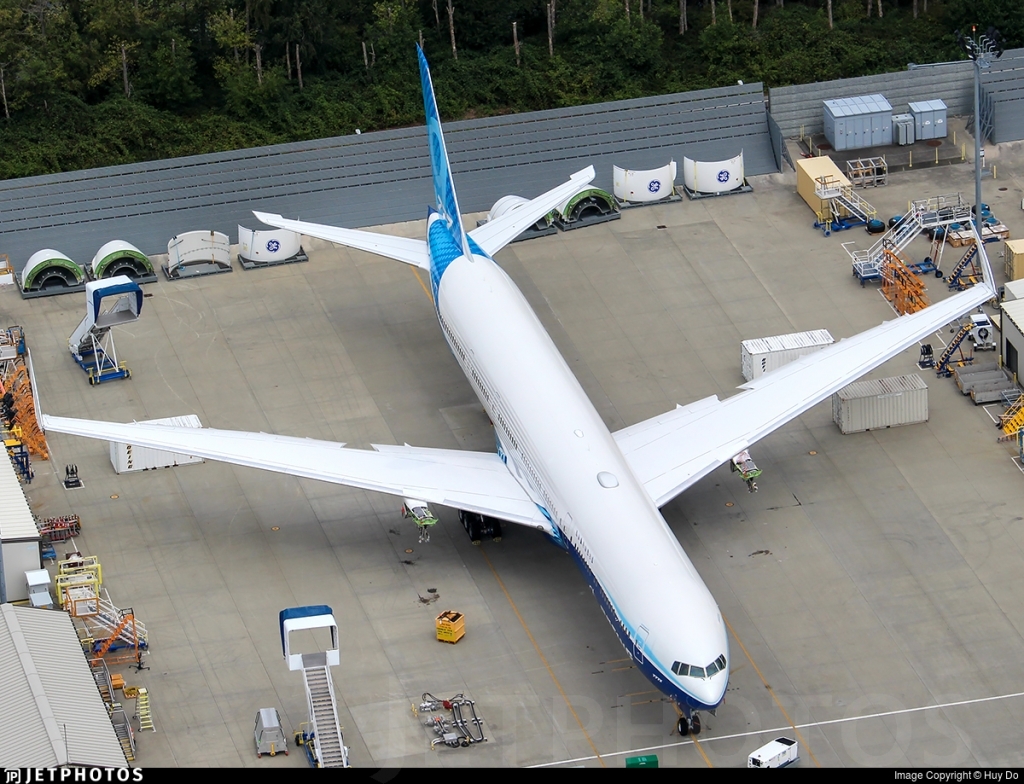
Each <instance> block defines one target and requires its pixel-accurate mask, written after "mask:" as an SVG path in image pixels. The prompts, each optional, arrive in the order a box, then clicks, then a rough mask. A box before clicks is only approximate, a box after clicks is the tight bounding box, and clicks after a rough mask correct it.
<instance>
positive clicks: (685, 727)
mask: <svg viewBox="0 0 1024 784" xmlns="http://www.w3.org/2000/svg"><path fill="white" fill-rule="evenodd" d="M676 731H677V732H678V733H679V734H680V735H683V736H684V737H685V736H686V735H690V734H691V733H692V734H694V735H699V734H700V714H699V713H691V714H690V715H689V716H680V717H679V721H678V722H676Z"/></svg>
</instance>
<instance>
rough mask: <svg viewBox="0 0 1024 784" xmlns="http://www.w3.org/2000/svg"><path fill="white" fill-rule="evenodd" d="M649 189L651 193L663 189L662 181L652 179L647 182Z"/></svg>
mask: <svg viewBox="0 0 1024 784" xmlns="http://www.w3.org/2000/svg"><path fill="white" fill-rule="evenodd" d="M647 190H649V191H650V192H651V193H657V192H658V191H660V190H661V182H660V181H658V180H651V181H650V182H649V183H647Z"/></svg>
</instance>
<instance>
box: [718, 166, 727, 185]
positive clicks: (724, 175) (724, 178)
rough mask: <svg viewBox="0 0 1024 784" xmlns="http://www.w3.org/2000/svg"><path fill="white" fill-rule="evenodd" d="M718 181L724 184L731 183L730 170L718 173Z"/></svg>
mask: <svg viewBox="0 0 1024 784" xmlns="http://www.w3.org/2000/svg"><path fill="white" fill-rule="evenodd" d="M718 181H719V182H722V183H725V182H729V170H728V169H722V171H720V172H718Z"/></svg>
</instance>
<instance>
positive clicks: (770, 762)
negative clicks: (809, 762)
mask: <svg viewBox="0 0 1024 784" xmlns="http://www.w3.org/2000/svg"><path fill="white" fill-rule="evenodd" d="M799 761H800V744H798V743H797V742H796V741H795V740H792V739H790V738H776V739H775V740H773V741H772V742H771V743H766V744H765V745H764V746H762V747H761V748H759V749H758V750H757V751H755V752H754V753H753V754H751V755H750V756H749V757H748V758H747V767H748V768H784V767H786V766H787V765H793V764H794V763H796V762H799Z"/></svg>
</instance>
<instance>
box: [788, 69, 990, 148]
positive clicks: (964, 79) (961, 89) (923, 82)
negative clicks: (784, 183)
mask: <svg viewBox="0 0 1024 784" xmlns="http://www.w3.org/2000/svg"><path fill="white" fill-rule="evenodd" d="M1004 56H1005V55H1004ZM971 71H972V66H971V63H970V62H968V61H966V60H965V61H964V62H959V63H935V64H933V65H922V66H915V67H914V68H911V69H910V70H907V71H899V72H897V73H887V74H878V75H876V76H859V77H856V78H854V79H836V80H834V81H831V82H816V83H814V84H798V85H792V86H789V87H773V88H771V89H770V90H769V91H768V106H769V111H770V112H771V115H772V118H773V119H774V120H775V121H776V122H777V123H778V124H779V127H780V128H781V129H782V133H783V134H784V135H785V136H787V137H793V136H798V135H799V134H800V129H801V127H802V128H803V131H804V133H806V134H813V133H822V132H823V131H824V126H823V124H822V117H823V115H822V105H821V102H822V101H826V100H829V99H831V98H852V97H854V96H857V95H873V94H874V93H881V94H882V95H884V96H885V97H886V98H887V99H888V100H889V103H891V104H892V110H893V113H894V114H905V113H906V112H907V111H908V109H907V104H908V103H910V102H911V101H925V100H930V99H932V98H941V99H942V100H943V101H945V103H946V107H947V108H948V110H949V114H951V115H953V114H970V113H971V112H973V106H974V92H973V90H974V76H973V74H972V72H971Z"/></svg>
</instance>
